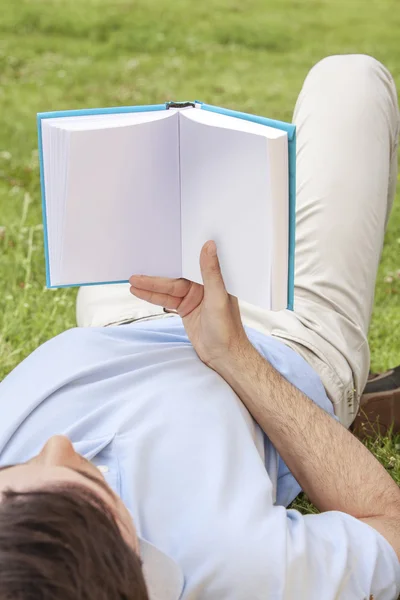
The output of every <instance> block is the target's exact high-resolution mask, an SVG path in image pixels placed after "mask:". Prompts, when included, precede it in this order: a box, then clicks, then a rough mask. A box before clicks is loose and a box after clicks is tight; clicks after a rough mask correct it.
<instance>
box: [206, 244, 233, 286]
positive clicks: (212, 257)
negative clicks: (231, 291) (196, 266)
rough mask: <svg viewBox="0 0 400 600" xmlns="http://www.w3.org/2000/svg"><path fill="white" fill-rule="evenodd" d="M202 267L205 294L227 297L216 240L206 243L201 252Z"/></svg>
mask: <svg viewBox="0 0 400 600" xmlns="http://www.w3.org/2000/svg"><path fill="white" fill-rule="evenodd" d="M200 269H201V275H202V278H203V283H204V294H205V295H208V294H210V295H213V296H215V295H217V296H218V295H220V296H224V297H225V296H226V295H227V292H226V289H225V284H224V280H223V278H222V273H221V267H220V264H219V260H218V256H217V247H216V245H215V242H213V241H209V242H206V243H205V244H204V246H203V248H202V250H201V254H200Z"/></svg>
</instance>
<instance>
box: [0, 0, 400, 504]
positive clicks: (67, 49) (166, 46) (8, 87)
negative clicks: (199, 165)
mask: <svg viewBox="0 0 400 600" xmlns="http://www.w3.org/2000/svg"><path fill="white" fill-rule="evenodd" d="M0 14H1V19H0V226H1V227H2V228H1V229H0V380H1V378H3V377H4V376H5V375H6V374H7V373H8V372H9V371H10V370H11V369H12V368H13V367H15V365H16V364H17V363H18V362H19V361H21V360H22V359H23V358H24V357H26V356H27V355H28V354H29V353H30V352H31V351H32V350H34V349H35V348H36V347H37V346H38V345H39V344H41V343H42V342H44V341H45V340H47V339H49V338H50V337H52V336H54V335H56V334H58V333H60V332H61V331H63V330H64V329H66V328H69V327H72V326H73V325H74V302H75V294H76V292H75V291H74V290H58V291H49V290H46V289H45V287H44V285H45V278H44V259H43V239H42V236H43V232H42V227H41V208H40V191H39V171H38V159H37V150H36V148H37V141H36V121H35V115H36V113H37V112H38V111H45V110H58V109H68V108H82V107H91V106H94V107H96V106H114V105H123V104H146V103H155V102H162V101H164V100H170V99H186V98H188V99H193V98H198V99H200V100H204V101H207V102H209V103H213V104H219V105H224V106H227V107H232V108H235V109H239V110H245V111H250V112H254V113H259V114H264V115H268V116H271V117H274V118H278V119H282V120H290V119H291V114H292V110H293V106H294V103H295V100H296V96H297V94H298V92H299V89H300V87H301V83H302V81H303V79H304V77H305V75H306V74H307V71H308V70H309V69H310V68H311V66H312V65H313V64H314V63H315V62H317V61H318V60H319V59H321V58H322V57H324V56H325V55H327V54H334V53H351V52H363V53H367V54H373V55H375V56H376V57H377V58H378V59H379V60H381V61H383V62H384V63H385V64H386V65H387V66H388V67H389V69H390V70H391V71H392V74H393V76H394V78H395V80H396V81H397V83H398V84H399V83H400V44H399V31H400V11H399V10H398V0H370V1H369V2H367V3H366V2H364V1H363V2H361V1H355V0H350V1H349V0H346V1H344V0H285V1H282V0H246V2H243V0H241V1H239V0H205V1H204V2H198V3H195V2H191V3H189V2H185V1H184V0H173V1H166V0H136V1H135V2H133V1H128V0H86V1H85V2H82V1H81V0H18V2H10V1H9V0H0ZM399 269H400V203H399V198H397V202H396V203H395V208H394V211H393V214H392V219H391V222H390V226H389V230H388V233H387V236H386V243H385V248H384V252H383V256H382V261H381V265H380V269H379V273H378V279H377V289H376V302H375V310H374V315H373V320H372V325H371V331H370V343H371V352H372V367H373V368H374V369H376V370H380V369H385V368H387V367H389V366H393V365H396V364H398V363H400V302H399V299H400V296H399V293H400V273H399ZM388 277H391V278H392V281H390V282H389V281H385V279H387V278H388ZM10 402H12V399H11V398H10ZM370 447H371V449H372V450H373V452H374V453H375V454H376V455H377V456H378V458H379V459H380V460H381V461H382V463H383V464H384V465H385V466H386V468H388V469H389V472H390V473H391V474H392V475H393V476H394V478H395V479H396V481H397V482H398V483H400V460H399V447H400V438H399V437H397V438H395V437H388V438H384V439H379V440H377V441H371V442H370ZM297 505H298V506H299V507H300V508H301V509H302V510H313V509H312V507H311V506H310V505H309V504H308V503H307V502H306V501H305V500H304V499H300V500H298V501H297Z"/></svg>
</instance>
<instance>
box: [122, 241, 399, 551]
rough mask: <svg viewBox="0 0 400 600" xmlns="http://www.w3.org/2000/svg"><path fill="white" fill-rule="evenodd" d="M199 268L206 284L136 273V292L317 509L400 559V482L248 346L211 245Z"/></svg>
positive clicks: (207, 247)
mask: <svg viewBox="0 0 400 600" xmlns="http://www.w3.org/2000/svg"><path fill="white" fill-rule="evenodd" d="M200 266H201V271H202V277H203V282H204V287H203V286H202V285H199V284H197V283H192V282H190V281H187V280H185V279H172V280H171V279H163V278H158V277H144V276H135V277H132V278H131V280H130V281H131V285H132V287H131V292H132V293H133V294H134V295H135V296H137V297H138V298H142V299H143V300H147V301H149V302H152V303H153V304H159V305H161V306H164V307H165V308H169V309H174V310H176V311H177V312H178V314H179V315H180V316H181V317H182V319H183V323H184V325H185V329H186V331H187V334H188V336H189V338H190V340H191V342H192V344H193V346H194V348H195V350H196V352H197V354H198V355H199V357H200V358H201V360H202V361H203V362H205V363H206V364H207V365H208V366H209V367H211V368H212V369H214V370H215V371H217V372H218V373H219V374H220V375H221V376H222V377H223V378H224V379H225V380H226V381H227V382H228V383H229V385H230V386H231V387H232V388H233V389H234V390H235V392H236V393H237V394H238V396H239V397H240V398H241V400H242V401H243V403H244V404H245V405H246V406H247V408H248V410H249V411H250V413H251V414H252V415H253V417H254V418H255V420H256V421H257V422H258V423H259V424H260V426H261V427H262V429H263V430H264V431H265V433H266V434H267V435H268V437H269V438H270V440H271V442H272V443H273V444H274V446H275V448H276V449H277V450H278V452H279V453H280V455H281V456H282V458H283V459H284V461H285V462H286V464H287V466H288V467H289V469H290V470H291V472H292V473H293V475H294V476H295V477H296V479H297V481H298V482H299V484H300V485H301V487H302V488H303V490H304V491H305V492H306V493H307V495H308V496H309V498H310V499H311V500H312V501H313V502H314V504H315V505H316V506H317V508H318V509H319V510H321V511H329V510H338V511H342V512H345V513H348V514H349V515H352V516H353V517H356V518H358V519H360V520H362V521H364V522H366V523H368V524H369V525H371V526H372V527H374V528H375V529H376V530H377V531H379V532H380V533H381V534H382V535H383V536H384V537H385V538H386V539H387V540H388V542H389V543H390V544H391V545H392V546H393V548H394V549H395V551H396V553H397V555H398V557H399V558H400V490H399V489H398V487H397V486H396V484H395V483H394V481H393V480H392V479H391V477H390V476H389V475H388V473H386V471H385V469H384V468H383V467H382V466H381V465H380V464H379V462H378V461H377V460H376V459H375V457H374V456H373V455H372V454H371V453H370V452H369V451H368V450H367V449H366V448H365V447H364V446H363V445H362V444H361V443H360V442H359V441H358V440H357V439H356V438H355V437H354V436H353V435H352V434H351V433H349V432H348V431H347V430H346V429H345V428H344V427H343V426H342V425H340V424H339V423H338V422H337V421H335V420H334V419H333V418H332V417H331V416H329V415H328V414H326V413H325V412H324V411H323V410H322V409H320V408H319V407H318V406H316V405H315V404H314V403H313V402H312V401H311V400H310V399H309V398H307V397H306V396H305V395H304V394H302V393H301V392H300V391H299V390H298V389H296V388H295V387H294V386H292V385H291V384H290V383H289V382H288V381H286V380H285V379H284V378H283V377H282V376H281V375H280V374H279V373H278V372H277V371H276V370H275V369H274V368H273V367H272V366H271V365H270V364H269V363H268V362H267V361H266V360H264V358H262V356H260V354H259V353H258V352H257V351H256V350H255V348H254V347H253V346H252V345H251V344H250V342H249V340H248V338H247V336H246V333H245V331H244V328H243V325H242V322H241V318H240V312H239V306H238V302H237V299H236V298H234V297H232V296H229V295H228V294H227V292H226V289H225V286H224V282H223V279H222V275H221V271H220V267H219V262H218V258H217V254H216V247H215V244H214V243H213V242H208V243H207V244H206V245H205V246H204V247H203V250H202V253H201V257H200Z"/></svg>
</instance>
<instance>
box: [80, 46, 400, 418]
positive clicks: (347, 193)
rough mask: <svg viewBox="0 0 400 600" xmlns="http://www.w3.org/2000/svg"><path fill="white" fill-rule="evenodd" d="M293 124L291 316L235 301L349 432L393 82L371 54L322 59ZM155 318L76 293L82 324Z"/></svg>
mask: <svg viewBox="0 0 400 600" xmlns="http://www.w3.org/2000/svg"><path fill="white" fill-rule="evenodd" d="M294 122H295V124H296V126H297V209H296V271H295V303H294V312H291V311H288V310H284V311H280V312H269V311H265V310H262V309H259V308H255V307H254V306H251V305H248V304H245V303H241V314H242V319H243V322H244V324H245V325H248V326H251V327H253V328H254V329H257V330H258V331H261V332H263V333H265V334H267V335H272V336H274V337H276V338H278V339H280V340H282V341H283V342H284V343H285V344H287V345H288V346H290V347H291V348H293V349H294V350H295V351H296V352H298V353H299V354H300V355H302V356H303V357H304V358H305V359H306V360H307V361H308V362H309V363H310V364H311V366H312V367H313V368H314V369H315V370H316V371H317V373H318V374H319V376H320V377H321V379H322V382H323V384H324V386H325V389H326V391H327V394H328V396H329V398H330V399H331V401H332V402H333V405H334V409H335V413H336V414H337V416H338V417H339V418H340V420H341V422H342V423H343V424H344V425H345V426H346V427H348V426H349V425H350V424H351V422H352V421H353V419H354V417H355V415H356V413H357V409H358V405H359V397H360V395H361V393H362V390H363V388H364V385H365V382H366V380H367V376H368V369H369V349H368V342H367V333H368V327H369V323H370V318H371V311H372V306H373V301H374V288H375V279H376V273H377V268H378V263H379V259H380V254H381V250H382V245H383V238H384V233H385V227H386V224H387V221H388V218H389V213H390V210H391V206H392V203H393V198H394V195H395V187H396V181H397V140H398V131H399V113H398V106H397V94H396V89H395V85H394V82H393V79H392V77H391V75H390V73H389V72H388V71H387V70H386V69H385V67H384V66H383V65H381V64H380V63H379V62H377V61H376V60H375V59H373V58H371V57H368V56H362V55H350V56H332V57H329V58H326V59H324V60H322V61H321V62H319V63H318V64H317V65H316V66H315V67H314V68H313V69H312V70H311V71H310V73H309V75H308V76H307V78H306V80H305V83H304V86H303V89H302V91H301V93H300V96H299V98H298V101H297V104H296V108H295V112H294ZM227 219H229V215H227ZM161 316H163V317H166V316H168V315H165V314H164V313H163V310H162V309H161V308H160V307H157V306H153V305H151V304H148V303H147V302H144V301H142V300H138V299H136V298H134V297H133V296H132V295H130V293H129V286H128V285H125V284H122V285H107V286H93V287H84V288H81V289H80V290H79V293H78V299H77V321H78V325H79V326H92V327H93V326H96V327H98V326H106V325H111V324H118V323H122V322H126V321H132V320H136V319H143V318H149V317H150V318H159V317H161Z"/></svg>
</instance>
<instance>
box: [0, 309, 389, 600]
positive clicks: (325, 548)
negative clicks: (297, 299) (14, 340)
mask: <svg viewBox="0 0 400 600" xmlns="http://www.w3.org/2000/svg"><path fill="white" fill-rule="evenodd" d="M248 335H249V337H250V339H251V341H252V343H253V344H254V345H255V346H256V348H257V349H258V350H259V351H260V352H261V354H263V356H264V357H265V358H266V359H267V360H268V361H269V362H270V363H271V364H272V365H273V366H274V367H275V368H276V369H277V370H278V371H279V372H280V373H281V374H282V375H283V376H284V377H285V378H286V379H287V380H289V381H290V382H291V383H293V384H294V385H295V386H296V387H298V388H299V389H301V390H302V391H303V392H304V393H305V394H306V395H307V396H308V397H310V398H311V399H312V400H313V401H314V402H316V403H317V404H318V405H319V406H321V407H322V408H323V409H324V410H326V411H327V412H329V413H331V414H332V405H331V403H330V401H329V400H328V398H327V397H326V394H325V391H324V389H323V386H322V384H321V381H320V379H319V377H318V376H317V375H316V373H315V372H314V371H313V370H312V369H311V367H310V366H309V365H308V364H307V363H306V362H305V361H304V360H303V359H302V358H301V357H300V356H298V355H297V354H296V353H295V352H293V351H292V350H291V349H289V348H288V347H286V346H285V345H284V344H282V343H280V342H278V341H277V340H275V339H273V338H269V337H265V336H263V335H261V334H259V333H258V332H255V331H253V330H248ZM0 415H1V426H0V465H5V464H10V463H15V462H21V461H25V460H27V459H29V458H31V457H32V456H33V455H34V454H36V453H37V452H39V450H40V449H41V447H42V446H43V444H44V443H45V442H46V441H47V439H48V438H49V437H50V436H52V435H54V434H64V435H67V436H68V437H69V438H70V440H71V441H72V442H73V443H74V446H75V448H76V450H77V451H79V452H80V453H81V454H83V455H84V456H85V457H86V458H89V459H90V460H92V461H93V462H94V464H96V465H97V466H102V467H103V468H102V471H103V472H104V475H105V477H106V479H107V482H108V483H109V485H110V486H111V487H112V488H113V490H114V491H115V492H116V493H117V494H119V496H120V497H121V498H122V500H123V501H124V502H125V504H126V506H127V507H128V509H129V510H130V512H131V514H132V516H133V519H134V522H135V525H136V528H137V530H138V533H139V535H140V536H141V537H142V538H143V539H145V540H148V541H149V542H151V543H152V544H154V545H155V546H156V547H157V548H159V549H160V550H161V551H162V552H164V553H165V554H167V555H168V556H169V557H170V558H171V559H173V561H175V563H177V565H179V568H180V569H181V571H182V573H183V581H184V583H183V586H182V590H181V596H180V597H181V599H182V600H268V599H274V600H278V599H279V600H281V599H282V600H283V599H293V598H296V600H300V599H303V598H304V600H313V599H315V600H317V599H318V600H321V599H322V600H330V599H332V600H333V599H334V598H335V599H336V598H345V599H346V600H353V599H354V600H364V598H365V599H369V597H370V595H371V594H373V595H374V598H375V600H393V599H394V598H397V594H399V593H400V569H399V562H398V560H397V557H396V554H395V552H394V550H393V549H392V547H391V546H390V545H389V544H388V542H387V541H386V540H385V539H384V538H383V537H382V536H380V534H378V533H377V532H376V531H375V530H374V529H372V528H371V527H369V526H368V525H366V524H364V523H361V522H360V521H358V520H356V519H354V518H352V517H350V516H348V515H345V514H343V513H340V512H331V513H324V514H322V515H307V516H302V515H301V514H300V513H298V512H297V511H294V510H289V511H287V510H286V509H285V508H284V507H285V506H286V505H287V504H288V503H289V502H290V501H291V500H292V499H293V498H294V497H295V496H296V495H297V493H298V492H299V490H300V488H299V486H298V484H297V482H296V481H295V480H294V479H293V477H292V475H291V474H290V473H289V472H288V469H287V468H286V466H285V465H284V463H283V462H282V460H281V459H280V458H279V456H278V454H277V452H276V451H275V449H274V448H273V446H272V445H271V444H270V442H269V440H268V438H267V437H266V436H265V435H264V434H263V432H262V431H261V429H260V428H259V427H258V425H257V424H256V423H255V421H254V420H253V419H252V417H251V416H250V414H249V413H248V411H247V409H246V408H245V407H244V405H243V404H242V402H241V401H240V400H239V398H238V397H237V395H236V394H235V393H234V392H233V390H232V389H231V388H230V386H229V385H227V383H226V382H225V381H224V380H223V379H222V378H221V377H220V376H219V375H218V374H217V373H215V372H214V371H212V370H211V369H209V368H208V367H206V366H205V365H204V364H203V363H202V362H201V361H200V360H199V359H198V357H197V355H196V353H195V351H194V349H193V348H192V346H191V344H190V342H189V341H188V338H187V336H186V334H185V331H184V328H183V326H182V322H181V320H180V319H179V318H168V319H161V320H153V321H147V322H137V323H134V324H131V325H123V326H119V327H108V328H88V329H83V328H82V329H72V330H69V331H66V332H65V333H63V334H62V335H60V336H58V337H56V338H54V339H53V340H50V341H49V342H47V343H46V344H44V345H43V346H41V347H40V348H38V349H37V350H36V351H35V352H33V354H31V355H30V356H29V357H28V358H27V359H26V360H25V361H23V362H22V363H21V364H20V365H19V366H18V367H17V368H16V369H15V370H14V371H13V372H12V373H11V374H10V375H9V376H8V377H7V378H6V379H5V380H4V381H3V382H2V383H1V384H0ZM310 427H313V424H312V423H310Z"/></svg>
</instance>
